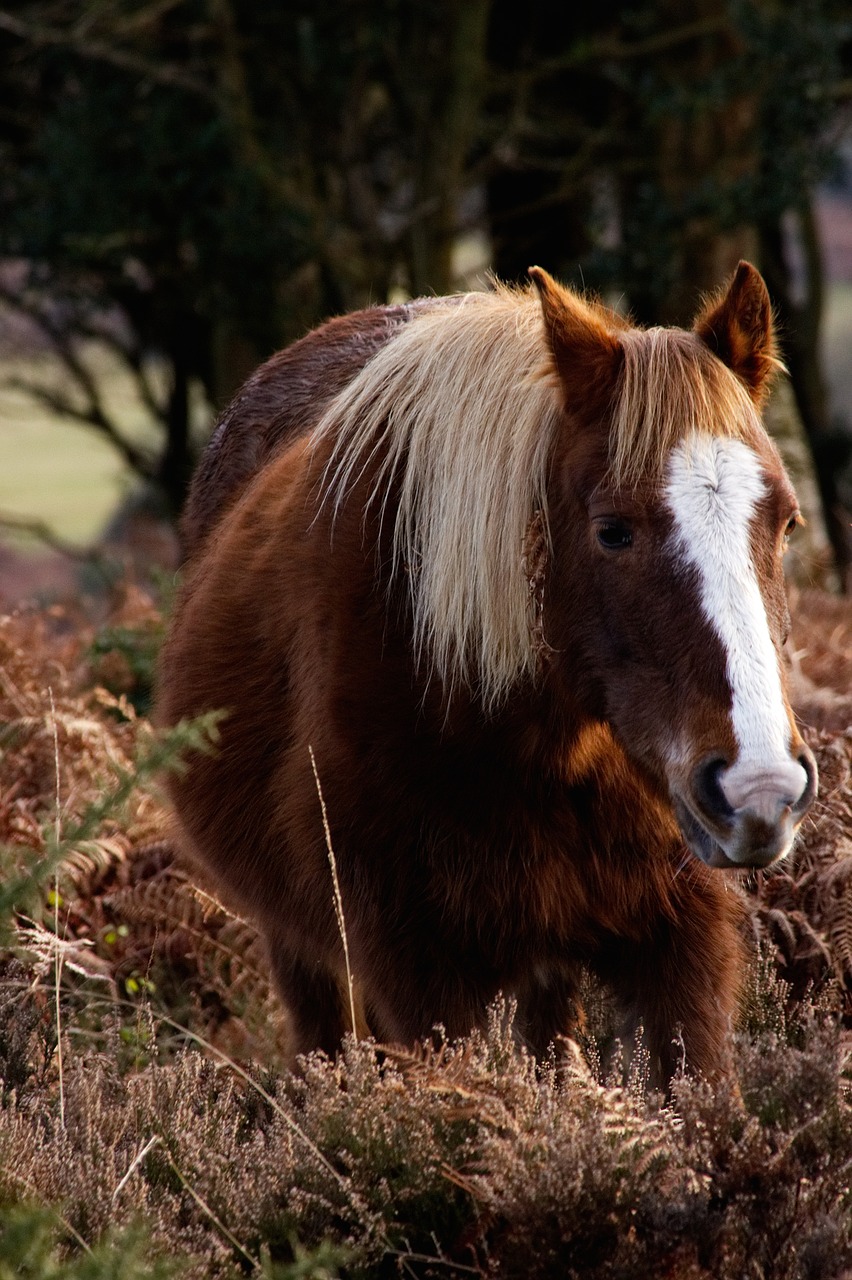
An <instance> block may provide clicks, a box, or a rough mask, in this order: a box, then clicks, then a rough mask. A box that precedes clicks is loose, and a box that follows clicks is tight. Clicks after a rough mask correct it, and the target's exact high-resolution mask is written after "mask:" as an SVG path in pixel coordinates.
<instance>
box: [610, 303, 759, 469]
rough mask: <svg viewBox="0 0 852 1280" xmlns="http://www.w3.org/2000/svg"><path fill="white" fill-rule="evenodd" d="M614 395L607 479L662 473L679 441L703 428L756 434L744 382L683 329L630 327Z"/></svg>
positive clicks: (735, 434) (623, 334)
mask: <svg viewBox="0 0 852 1280" xmlns="http://www.w3.org/2000/svg"><path fill="white" fill-rule="evenodd" d="M619 342H620V343H621V347H622V351H623V365H622V371H621V376H620V378H619V383H618V390H617V393H616V397H615V399H614V402H613V408H612V422H611V426H610V437H609V453H610V460H609V475H608V477H607V478H608V481H609V483H610V484H611V485H612V487H613V488H614V489H622V490H630V489H634V488H636V486H637V485H639V484H641V483H643V482H645V481H648V480H652V481H653V480H658V479H659V478H660V476H661V475H662V471H663V467H664V464H665V460H666V458H667V457H668V454H669V452H670V450H671V449H672V448H673V446H674V445H676V444H677V443H678V441H679V440H682V439H683V438H684V437H685V436H688V435H691V434H693V433H694V432H695V431H698V430H701V431H703V432H706V433H707V434H709V435H715V436H722V437H729V438H733V439H738V440H747V439H749V438H752V439H753V438H754V434H755V431H757V430H760V418H759V417H758V414H757V410H756V409H755V407H754V404H753V402H752V400H751V397H750V396H749V393H748V391H747V390H746V388H745V386H744V385H743V383H742V382H741V381H740V380H739V378H737V377H736V376H735V375H734V374H733V373H732V372H731V370H730V369H729V368H728V367H727V366H726V365H724V364H722V362H721V360H718V359H717V358H716V357H715V356H714V355H713V353H712V352H711V351H710V349H709V348H708V347H707V346H706V345H705V343H704V342H702V341H701V339H700V338H699V337H698V336H697V335H696V334H694V333H689V332H688V331H687V330H685V329H663V328H654V329H625V330H624V331H623V332H621V333H619Z"/></svg>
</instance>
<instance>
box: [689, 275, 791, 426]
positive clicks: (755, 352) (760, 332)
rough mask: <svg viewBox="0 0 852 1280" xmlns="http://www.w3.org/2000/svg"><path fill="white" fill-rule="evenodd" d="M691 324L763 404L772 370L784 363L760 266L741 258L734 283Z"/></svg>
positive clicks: (773, 371) (750, 392) (752, 394)
mask: <svg viewBox="0 0 852 1280" xmlns="http://www.w3.org/2000/svg"><path fill="white" fill-rule="evenodd" d="M692 327H693V329H694V331H695V332H696V333H697V334H698V336H699V338H701V339H703V341H704V342H706V343H707V346H708V347H709V348H710V350H711V351H713V352H714V353H715V354H716V355H717V356H718V357H719V359H720V360H722V361H723V362H724V363H725V364H726V365H727V366H728V368H729V369H732V370H733V371H734V373H735V374H736V375H737V377H738V378H739V379H740V380H741V381H742V382H744V383H745V385H746V387H747V388H748V391H749V394H750V395H751V398H752V400H753V401H754V403H755V404H756V405H757V406H758V407H760V406H761V405H762V404H763V402H764V401H765V400H766V397H767V395H768V394H769V387H770V385H771V381H772V376H773V374H774V373H775V371H776V370H777V369H780V368H782V367H783V366H782V365H781V362H780V360H779V359H778V354H777V349H776V345H775V329H774V325H773V320H772V304H771V302H770V301H769V291H768V290H767V288H766V285H765V284H764V282H763V276H762V275H761V274H760V272H759V271H758V270H757V268H756V267H753V266H752V265H751V263H750V262H740V264H739V266H738V267H737V269H736V272H735V273H734V277H733V279H732V280H731V283H730V284H729V285H728V287H727V288H726V289H725V290H724V291H723V292H722V293H721V294H719V295H717V296H716V297H715V298H711V299H710V300H709V302H707V303H706V304H705V306H704V307H703V308H702V309H701V311H699V313H698V315H697V316H696V317H695V322H694V324H693V326H692Z"/></svg>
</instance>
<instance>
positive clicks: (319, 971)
mask: <svg viewBox="0 0 852 1280" xmlns="http://www.w3.org/2000/svg"><path fill="white" fill-rule="evenodd" d="M272 969H273V976H274V980H275V985H276V987H277V989H278V993H279V995H280V996H281V999H282V1000H283V1002H284V1005H285V1007H286V1009H287V1012H288V1014H289V1021H290V1029H291V1042H290V1050H291V1054H292V1056H293V1057H296V1056H297V1055H298V1054H300V1053H309V1052H310V1051H311V1050H312V1049H322V1050H323V1051H324V1052H325V1053H327V1054H328V1056H329V1057H330V1058H333V1057H334V1056H335V1054H336V1053H337V1052H338V1050H339V1049H340V1042H341V1040H342V1039H343V1036H344V1034H345V1033H346V1032H347V1031H348V1030H349V1023H350V1021H351V1018H350V1017H349V1016H347V1012H346V1009H345V1006H344V1002H343V992H342V990H341V985H340V982H339V980H338V978H337V976H336V975H335V974H334V973H333V972H332V971H331V970H330V969H328V968H327V967H326V966H325V965H324V964H323V963H322V962H321V961H316V962H313V963H310V964H309V963H306V962H305V961H304V960H302V959H300V958H299V957H298V956H295V955H293V954H291V953H288V952H285V951H281V950H278V949H277V948H276V949H275V951H274V952H273V955H272Z"/></svg>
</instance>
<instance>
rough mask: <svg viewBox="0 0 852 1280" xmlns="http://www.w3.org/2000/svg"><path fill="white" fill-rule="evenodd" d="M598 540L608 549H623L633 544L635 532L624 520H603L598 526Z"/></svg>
mask: <svg viewBox="0 0 852 1280" xmlns="http://www.w3.org/2000/svg"><path fill="white" fill-rule="evenodd" d="M597 535H598V542H599V543H600V544H601V546H602V547H606V549H607V551H623V550H624V548H625V547H630V546H632V545H633V532H632V530H631V528H630V526H629V525H628V524H627V523H626V522H625V521H624V520H601V521H599V522H598V526H597Z"/></svg>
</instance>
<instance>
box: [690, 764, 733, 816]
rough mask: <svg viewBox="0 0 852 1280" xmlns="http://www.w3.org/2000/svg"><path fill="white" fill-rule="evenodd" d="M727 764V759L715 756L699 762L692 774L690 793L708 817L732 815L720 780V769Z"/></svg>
mask: <svg viewBox="0 0 852 1280" xmlns="http://www.w3.org/2000/svg"><path fill="white" fill-rule="evenodd" d="M727 765H728V762H727V760H723V759H722V758H721V757H719V756H715V757H714V758H713V759H712V760H706V761H705V762H704V763H703V764H700V765H699V766H698V768H697V769H696V770H695V772H694V773H693V775H692V795H693V798H694V800H695V802H696V804H697V805H698V807H699V808H700V809H701V811H702V812H703V813H705V814H706V815H707V816H708V817H710V818H715V819H717V820H718V819H719V818H732V817H733V816H734V811H733V809H732V808H731V806H730V804H729V803H728V800H727V798H726V796H725V793H724V791H723V790H722V784H721V782H720V777H721V774H722V770H723V769H725V768H727Z"/></svg>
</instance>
